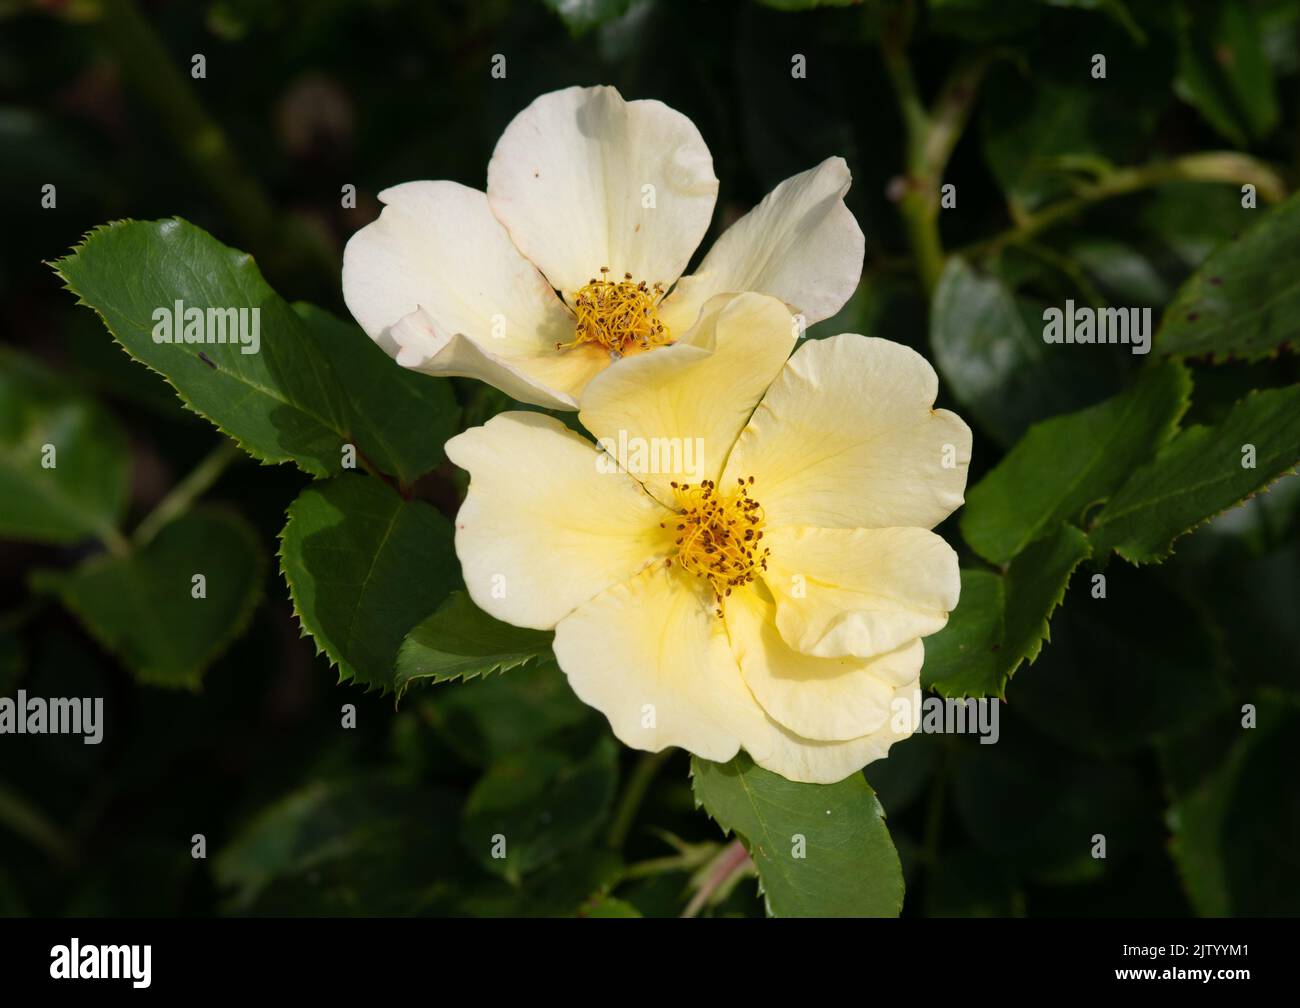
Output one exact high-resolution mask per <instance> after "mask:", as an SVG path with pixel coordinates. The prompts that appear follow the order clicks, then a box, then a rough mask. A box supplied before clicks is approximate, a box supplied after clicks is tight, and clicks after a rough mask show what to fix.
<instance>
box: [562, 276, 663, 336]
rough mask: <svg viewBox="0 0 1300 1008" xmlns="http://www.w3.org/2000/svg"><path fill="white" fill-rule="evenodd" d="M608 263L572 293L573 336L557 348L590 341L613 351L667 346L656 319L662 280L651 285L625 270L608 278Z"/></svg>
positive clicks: (661, 294)
mask: <svg viewBox="0 0 1300 1008" xmlns="http://www.w3.org/2000/svg"><path fill="white" fill-rule="evenodd" d="M608 273H609V267H608V266H602V267H601V268H600V279H596V278H595V277H592V279H591V280H590V281H589V282H588V283H587V285H586V286H585V287H583V288H582V290H580V291H578V293H577V294H576V295H575V296H574V303H573V310H574V314H576V315H577V317H578V324H577V328H576V330H575V332H574V336H573V339H572V340H571V341H570V342H568V343H557V344H555V348H556V349H557V350H566V349H570V348H572V347H578V346H583V345H585V344H590V345H593V346H599V347H604V348H605V349H606V350H608V351H609V352H610V353H612V354H616V355H617V356H619V357H625V356H627V355H628V354H633V353H639V352H640V351H642V350H649V349H650V348H651V347H657V346H666V345H667V344H669V343H671V342H672V339H671V337H670V336H669V334H668V327H667V326H665V325H664V324H663V322H661V321H660V320H659V312H658V310H657V308H656V305H658V303H659V299H660V298H661V297H662V296H663V284H659V283H656V284H654V285H653V286H651V285H649V284H647V283H646V282H645V281H644V280H640V281H636V280H633V279H632V274H631V273H624V274H623V279H622V280H607V279H605V277H606V274H608Z"/></svg>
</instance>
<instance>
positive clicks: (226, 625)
mask: <svg viewBox="0 0 1300 1008" xmlns="http://www.w3.org/2000/svg"><path fill="white" fill-rule="evenodd" d="M264 567H265V562H264V560H263V557H262V550H261V546H260V544H259V543H258V540H257V533H256V532H254V531H253V529H252V528H250V527H249V525H248V523H247V522H245V521H244V520H243V519H242V518H239V517H238V516H236V515H233V514H230V513H228V512H225V511H220V510H215V509H206V508H200V509H196V510H194V511H191V512H190V513H189V514H187V515H185V516H183V517H181V518H178V519H177V520H176V521H173V522H171V523H170V524H168V525H165V526H163V528H162V530H161V531H159V533H158V535H157V536H156V537H155V538H154V539H152V540H151V541H150V542H149V543H148V544H147V545H145V546H144V547H142V548H141V549H140V550H139V551H138V552H136V553H132V554H130V555H128V556H124V557H116V556H107V555H106V556H101V557H98V558H96V559H94V560H91V561H90V562H88V563H87V564H86V565H84V566H83V567H80V568H78V569H77V570H75V571H71V572H61V571H60V572H56V571H38V572H37V573H35V574H33V576H32V581H33V584H34V586H35V587H37V588H39V589H41V590H51V591H54V592H56V593H57V594H58V596H59V598H60V599H61V600H62V602H63V604H64V605H66V606H67V607H68V608H69V609H71V610H72V611H73V612H74V613H76V614H77V616H78V617H79V618H80V619H81V621H82V622H83V623H84V624H85V625H86V628H87V629H88V630H89V631H90V632H91V634H92V635H93V636H94V637H95V639H96V640H98V641H99V642H100V644H102V645H103V646H104V648H105V649H107V650H108V651H111V652H112V653H113V654H115V655H117V657H118V658H120V659H121V660H122V663H123V664H125V665H126V666H127V667H128V668H129V669H131V671H132V672H133V673H134V674H135V676H136V678H137V679H139V680H140V681H141V682H144V683H149V684H151V685H155V686H170V687H186V688H190V689H195V688H197V687H198V685H199V683H200V681H201V680H202V678H203V673H204V671H205V670H206V669H207V667H208V665H210V664H211V663H212V661H213V660H214V659H215V658H216V657H217V655H219V654H220V653H221V652H222V651H224V650H225V649H226V647H227V646H228V645H229V644H230V643H231V642H232V641H233V640H235V639H236V638H237V637H239V636H240V635H241V634H242V633H243V632H244V629H245V627H246V626H247V625H248V620H249V618H250V617H251V615H252V612H253V609H254V608H255V606H256V604H257V601H258V599H259V598H260V597H261V593H262V574H263V571H264ZM197 574H202V575H203V578H204V590H205V592H206V597H204V598H195V597H194V591H195V585H194V581H193V578H194V576H195V575H197Z"/></svg>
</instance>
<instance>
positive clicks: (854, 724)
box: [725, 588, 925, 759]
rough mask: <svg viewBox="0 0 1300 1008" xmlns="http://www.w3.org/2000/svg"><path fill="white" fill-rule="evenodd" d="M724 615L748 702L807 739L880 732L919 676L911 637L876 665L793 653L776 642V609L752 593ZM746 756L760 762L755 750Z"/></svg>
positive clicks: (918, 655) (740, 596)
mask: <svg viewBox="0 0 1300 1008" xmlns="http://www.w3.org/2000/svg"><path fill="white" fill-rule="evenodd" d="M725 612H726V624H727V633H728V635H729V636H730V638H731V646H732V650H733V651H734V653H735V655H736V660H737V662H739V664H740V671H741V675H742V676H743V677H744V679H745V683H746V684H747V685H748V686H749V688H750V691H751V692H752V693H753V694H754V698H755V699H756V700H758V702H759V704H760V705H761V706H762V708H763V710H764V711H766V712H767V714H768V716H769V717H770V718H771V719H772V720H773V721H775V722H777V723H778V724H779V725H780V726H781V727H783V728H784V729H785V730H786V731H787V732H790V733H793V734H794V735H797V736H800V737H803V738H806V739H810V740H817V741H821V742H846V741H850V740H852V739H857V738H861V737H862V736H865V735H868V734H870V733H872V732H876V731H879V730H880V729H881V728H882V727H883V726H884V725H885V723H886V721H888V719H889V718H890V717H891V715H892V713H893V712H892V710H891V706H890V705H891V703H892V702H893V700H894V696H895V693H896V691H897V690H898V688H899V687H900V686H908V685H913V684H915V683H916V682H917V679H918V677H919V675H920V672H921V661H922V659H923V658H924V656H925V652H924V649H923V648H922V646H921V642H920V640H918V639H915V638H913V639H912V640H910V641H907V642H906V643H904V644H902V645H900V646H899V647H898V648H897V649H896V650H893V651H890V652H888V653H886V654H883V655H878V656H877V657H875V658H856V657H847V658H815V657H812V656H810V655H806V654H801V653H799V652H798V651H795V650H794V649H793V648H791V647H790V645H789V644H787V643H786V642H785V641H784V640H782V638H781V635H780V633H778V631H777V628H776V624H775V622H774V618H775V615H776V610H775V607H774V606H773V604H772V602H771V601H770V600H769V599H767V598H765V597H764V596H763V593H762V592H761V591H760V590H758V589H754V588H748V589H742V590H740V591H737V592H735V593H733V594H732V595H731V597H730V598H728V599H727V600H726V606H725ZM754 744H755V745H756V746H758V745H759V744H758V743H754ZM747 748H748V746H747ZM750 753H751V755H753V756H754V757H755V759H758V758H759V756H760V755H763V753H762V752H761V748H760V751H759V752H755V751H754V749H750Z"/></svg>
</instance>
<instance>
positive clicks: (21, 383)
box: [0, 349, 128, 543]
mask: <svg viewBox="0 0 1300 1008" xmlns="http://www.w3.org/2000/svg"><path fill="white" fill-rule="evenodd" d="M46 445H51V446H53V449H54V452H53V455H50V454H48V451H47V449H46V448H45V446H46ZM127 461H128V454H127V443H126V436H125V435H124V434H123V433H122V429H121V428H120V427H119V426H118V424H117V421H116V420H114V419H113V417H112V416H111V415H110V414H109V413H107V412H106V411H105V410H103V409H102V408H101V407H100V406H99V405H98V404H96V403H95V402H93V401H92V400H90V399H86V398H83V397H80V396H77V395H74V394H72V393H70V392H69V391H68V390H67V388H66V383H63V382H61V381H60V380H59V379H58V378H56V377H55V376H54V375H52V374H50V373H49V372H48V371H46V370H45V369H44V368H43V367H41V366H39V365H38V364H37V363H36V362H35V361H33V360H31V359H29V358H27V357H24V356H23V355H21V354H18V353H16V352H14V351H12V350H9V349H0V501H3V502H4V503H3V506H0V536H3V537H5V538H11V539H30V540H35V541H37V542H48V543H75V542H78V541H80V540H82V539H85V538H88V537H90V536H114V535H115V534H116V531H117V526H118V523H119V522H120V521H121V520H122V516H123V513H124V512H125V510H126V499H127ZM50 463H52V465H51V464H50ZM47 465H48V466H49V467H48V468H47Z"/></svg>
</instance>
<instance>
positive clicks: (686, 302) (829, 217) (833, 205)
mask: <svg viewBox="0 0 1300 1008" xmlns="http://www.w3.org/2000/svg"><path fill="white" fill-rule="evenodd" d="M849 182H850V175H849V166H848V165H847V164H845V162H844V159H843V158H838V157H832V158H827V159H826V160H825V161H823V162H822V163H821V164H819V165H818V166H817V167H815V168H811V169H809V170H808V171H806V172H801V173H800V174H798V175H794V176H791V177H790V178H788V179H786V180H785V181H784V182H782V183H781V184H780V185H778V186H777V187H776V188H775V189H773V190H772V191H771V192H770V193H768V194H767V196H765V197H764V198H763V201H762V202H761V203H759V204H758V206H756V207H754V209H752V210H751V211H749V213H747V214H745V216H744V217H742V218H740V220H738V221H736V223H735V224H733V225H732V226H731V227H729V228H728V229H727V230H726V231H725V232H723V234H722V237H721V238H719V239H718V240H717V242H716V243H715V244H714V246H713V248H711V249H710V250H709V253H708V255H706V256H705V257H704V261H703V262H702V263H700V268H699V269H698V270H697V271H696V272H695V273H693V274H691V275H690V276H687V277H683V278H682V279H681V280H680V281H679V282H678V284H677V286H676V287H675V288H674V289H673V291H672V293H671V294H670V295H669V296H668V297H667V298H666V299H665V301H664V304H663V306H662V307H661V309H660V317H661V318H662V319H663V320H664V322H666V323H667V324H668V326H669V328H670V329H671V330H673V331H674V332H678V331H681V332H684V331H685V330H686V329H688V328H690V326H691V325H692V324H693V322H694V321H695V318H696V317H697V316H698V315H699V313H700V310H701V309H702V308H703V306H704V304H705V303H706V302H707V301H708V300H709V298H711V297H713V296H715V295H717V294H722V293H726V292H733V293H734V292H737V291H757V292H759V293H761V294H771V295H773V296H775V297H778V298H780V299H781V300H782V301H784V302H785V303H786V304H787V305H789V306H790V308H791V310H792V311H795V312H797V313H799V314H801V315H802V316H803V318H804V322H805V324H806V325H812V324H813V323H814V322H820V321H821V320H822V319H826V318H830V317H831V316H832V315H834V314H835V313H836V312H837V311H839V310H840V308H841V307H843V305H844V302H846V301H847V300H848V299H849V297H850V296H852V294H853V291H854V290H855V289H856V288H857V286H858V279H859V278H860V277H861V275H862V256H863V252H864V250H865V247H866V244H865V241H864V239H863V237H862V229H861V228H859V227H858V222H857V221H856V220H855V219H854V217H853V214H852V213H851V212H850V211H849V208H848V207H847V206H845V205H844V194H845V193H847V192H848V190H849Z"/></svg>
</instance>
